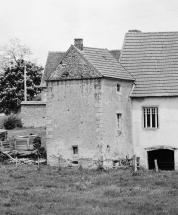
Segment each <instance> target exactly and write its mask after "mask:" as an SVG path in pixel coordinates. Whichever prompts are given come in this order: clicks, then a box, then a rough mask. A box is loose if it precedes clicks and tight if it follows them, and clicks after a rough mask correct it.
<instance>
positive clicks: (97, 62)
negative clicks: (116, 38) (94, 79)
mask: <svg viewBox="0 0 178 215" xmlns="http://www.w3.org/2000/svg"><path fill="white" fill-rule="evenodd" d="M80 53H81V54H82V55H83V56H84V57H85V59H87V60H88V62H89V63H90V64H92V65H93V66H94V67H95V68H96V69H97V70H98V72H99V73H100V74H101V75H103V76H104V77H110V78H119V79H125V80H134V78H133V77H132V76H131V75H130V74H129V72H127V70H126V69H124V68H123V67H122V66H121V64H120V63H119V62H118V61H117V60H116V59H115V58H114V57H113V56H112V55H111V54H110V52H109V51H108V50H107V49H99V48H89V47H83V51H80Z"/></svg>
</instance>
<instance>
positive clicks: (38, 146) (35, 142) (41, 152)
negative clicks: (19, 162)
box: [33, 137, 47, 158]
mask: <svg viewBox="0 0 178 215" xmlns="http://www.w3.org/2000/svg"><path fill="white" fill-rule="evenodd" d="M33 147H34V149H35V150H37V154H38V156H40V157H41V158H46V157H47V155H46V149H45V148H44V147H41V138H40V137H36V138H35V139H34V140H33Z"/></svg>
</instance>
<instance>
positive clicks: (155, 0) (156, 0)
mask: <svg viewBox="0 0 178 215" xmlns="http://www.w3.org/2000/svg"><path fill="white" fill-rule="evenodd" d="M158 1H162V0H154V1H151V2H147V3H144V4H138V5H134V6H130V7H125V8H120V9H117V10H111V11H108V12H104V13H99V14H95V15H92V16H84V17H81V18H78V19H70V20H66V21H65V22H73V21H77V20H81V19H85V18H90V17H95V16H100V15H102V14H106V13H112V12H113V11H120V10H125V9H130V8H133V7H138V6H142V5H146V4H150V3H154V2H158ZM60 23H64V22H56V23H52V24H49V25H41V26H36V27H32V28H26V29H21V30H16V31H9V32H3V33H0V35H3V34H10V33H14V32H19V31H27V30H31V29H36V28H37V29H38V28H40V27H46V26H51V25H56V24H60Z"/></svg>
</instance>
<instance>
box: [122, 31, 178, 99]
mask: <svg viewBox="0 0 178 215" xmlns="http://www.w3.org/2000/svg"><path fill="white" fill-rule="evenodd" d="M120 62H121V64H122V65H123V66H124V68H126V69H127V70H128V71H129V72H130V74H131V75H132V76H133V77H134V78H135V79H136V82H135V84H136V86H135V88H134V90H133V92H132V97H143V96H175V95H176V96H177V95H178V32H154V33H142V32H137V33H135V32H128V33H127V34H126V36H125V40H124V45H123V49H122V52H121V57H120Z"/></svg>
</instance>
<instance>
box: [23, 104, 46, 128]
mask: <svg viewBox="0 0 178 215" xmlns="http://www.w3.org/2000/svg"><path fill="white" fill-rule="evenodd" d="M20 115H21V120H22V124H23V126H24V127H44V126H46V102H42V101H26V102H25V101H23V102H22V103H21V114H20Z"/></svg>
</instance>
